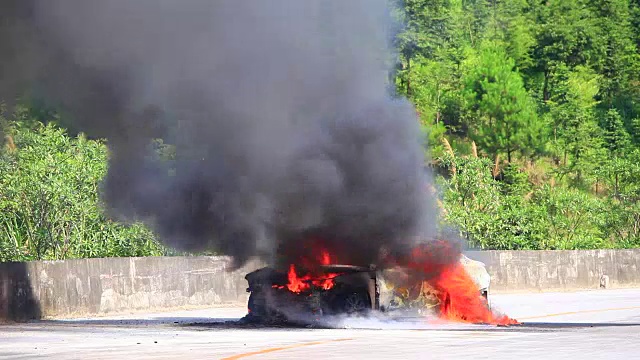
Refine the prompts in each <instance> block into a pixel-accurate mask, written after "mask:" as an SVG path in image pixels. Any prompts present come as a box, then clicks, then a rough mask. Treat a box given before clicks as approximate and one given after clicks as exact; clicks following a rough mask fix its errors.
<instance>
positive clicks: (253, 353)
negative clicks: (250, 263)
mask: <svg viewBox="0 0 640 360" xmlns="http://www.w3.org/2000/svg"><path fill="white" fill-rule="evenodd" d="M349 340H353V338H346V339H333V340H323V341H311V342H306V343H301V344H293V345H286V346H280V347H273V348H267V349H263V350H258V351H252V352H248V353H242V354H238V355H233V356H229V357H226V358H222V359H221V360H236V359H242V358H246V357H249V356H253V355H260V354H266V353H270V352H275V351H282V350H289V349H295V348H299V347H304V346H313V345H322V344H329V343H333V342H340V341H349Z"/></svg>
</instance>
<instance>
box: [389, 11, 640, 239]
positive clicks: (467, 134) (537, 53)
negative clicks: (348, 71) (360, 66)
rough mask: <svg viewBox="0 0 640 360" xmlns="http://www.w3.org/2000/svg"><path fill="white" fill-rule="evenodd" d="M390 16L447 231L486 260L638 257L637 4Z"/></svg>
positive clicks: (402, 77) (400, 80)
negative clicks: (614, 252)
mask: <svg viewBox="0 0 640 360" xmlns="http://www.w3.org/2000/svg"><path fill="white" fill-rule="evenodd" d="M396 5H397V9H398V11H397V15H398V18H400V19H401V20H402V21H403V23H404V24H406V25H405V26H404V28H403V29H402V31H401V32H400V34H399V36H398V37H397V46H398V50H399V54H400V55H401V63H400V64H399V65H398V67H397V74H396V75H397V76H396V85H397V89H398V91H399V92H400V93H401V94H404V95H406V96H408V97H409V98H410V99H411V100H412V101H413V102H414V103H415V105H416V107H417V109H418V112H419V114H420V120H421V123H422V125H423V126H424V127H425V129H426V130H428V131H429V134H430V143H431V145H432V146H431V149H430V150H431V154H432V158H433V159H434V161H433V163H432V165H433V166H435V167H436V168H437V169H438V170H439V173H440V176H439V184H440V188H441V190H442V196H443V205H442V212H443V214H444V216H443V219H444V225H448V226H451V225H453V226H455V227H456V228H458V229H460V230H461V233H462V234H463V236H465V237H466V238H467V239H469V241H470V242H471V244H472V245H473V246H476V247H481V248H486V249H579V248H601V247H634V246H640V203H639V200H640V102H639V101H638V100H640V87H639V86H638V85H639V84H640V71H639V70H640V52H639V51H638V46H639V45H640V2H638V1H630V0H590V1H587V0H547V1H531V0H512V1H498V0H492V1H489V0H462V1H461V0H404V1H401V0H398V1H396Z"/></svg>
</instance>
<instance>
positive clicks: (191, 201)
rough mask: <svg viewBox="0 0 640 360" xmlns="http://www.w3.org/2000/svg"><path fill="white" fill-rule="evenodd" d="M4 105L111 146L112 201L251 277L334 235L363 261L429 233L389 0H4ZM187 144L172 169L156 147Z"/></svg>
mask: <svg viewBox="0 0 640 360" xmlns="http://www.w3.org/2000/svg"><path fill="white" fill-rule="evenodd" d="M0 12H2V13H1V14H0V20H1V23H0V41H1V44H0V66H1V68H0V75H1V76H2V79H1V85H0V93H1V94H0V95H2V96H3V97H5V99H7V100H9V101H11V100H12V99H13V97H15V96H18V95H21V94H25V93H26V94H29V96H38V97H42V98H44V99H46V101H47V102H48V103H50V104H54V105H55V106H56V107H57V108H58V109H59V111H60V112H61V113H62V114H63V118H65V119H70V124H69V126H71V127H73V128H75V129H78V130H80V131H83V132H86V133H87V134H88V135H90V136H94V137H104V138H106V139H107V141H108V146H109V150H110V163H109V171H108V175H107V177H106V179H105V182H104V191H103V192H104V194H103V198H104V200H105V203H106V204H107V207H108V210H109V213H110V214H111V215H112V216H113V217H115V218H117V219H120V220H122V221H137V220H142V221H144V222H145V223H147V224H148V225H150V226H151V227H152V228H153V229H154V231H155V232H156V233H157V234H158V236H159V238H160V239H161V240H162V241H163V242H164V243H166V244H168V245H170V246H173V247H175V248H178V249H183V250H189V251H199V250H205V249H214V250H218V251H220V252H222V253H224V254H228V255H231V256H233V257H234V258H235V259H236V260H237V261H238V263H239V264H241V263H243V262H244V261H245V260H246V259H248V258H249V257H251V256H256V255H258V256H261V257H262V258H264V259H266V260H269V261H272V260H273V259H274V257H276V256H277V255H278V254H277V253H280V251H279V250H278V249H298V248H302V247H304V245H303V244H304V240H305V239H307V238H322V239H324V241H326V242H327V243H328V244H331V246H332V247H333V248H335V251H340V252H342V253H343V254H348V257H349V261H350V262H352V263H355V264H363V265H366V264H369V263H373V262H376V261H377V260H378V256H379V252H380V250H381V249H386V250H387V251H392V252H393V251H398V250H403V249H406V248H407V246H409V245H411V244H412V243H413V242H414V239H415V238H416V237H420V238H424V237H425V236H429V234H430V231H431V230H433V227H434V225H435V219H434V218H433V216H435V211H433V209H432V203H431V199H430V197H431V196H432V195H431V194H429V193H428V190H427V184H428V182H429V175H428V174H427V173H426V172H425V170H424V156H423V149H422V143H421V139H422V136H421V134H420V131H419V127H418V122H417V119H416V115H415V112H414V110H413V108H412V106H411V105H410V104H409V103H408V102H407V101H406V100H404V99H399V98H395V97H393V96H392V94H391V93H390V91H389V89H390V88H392V86H391V84H389V76H388V74H389V70H390V69H391V68H392V66H393V65H394V61H395V59H394V54H393V52H392V50H391V48H390V46H389V45H390V43H391V38H392V36H393V34H392V29H393V22H392V21H391V17H390V14H389V9H388V8H387V1H386V0H349V1H344V0H335V1H327V0H325V1H314V0H304V1H300V0H277V1H276V0H274V1H264V0H228V1H223V0H216V1H209V0H135V1H132V0H65V1H49V0H41V1H37V0H3V1H2V3H1V4H0ZM157 138H162V139H163V141H164V142H165V143H168V144H172V145H173V146H175V159H171V160H166V159H162V158H160V157H159V156H158V155H157V152H156V151H155V150H154V148H153V147H152V146H151V143H152V141H153V139H157Z"/></svg>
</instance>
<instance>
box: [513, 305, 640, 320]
mask: <svg viewBox="0 0 640 360" xmlns="http://www.w3.org/2000/svg"><path fill="white" fill-rule="evenodd" d="M637 309H640V306H630V307H622V308H608V309H597V310H579V311H567V312H562V313H555V314H546V315H539V316H529V317H523V318H522V317H521V318H518V320H531V319H542V318H548V317H554V316H563V315H575V314H588V313H598V312H605V311H622V310H637Z"/></svg>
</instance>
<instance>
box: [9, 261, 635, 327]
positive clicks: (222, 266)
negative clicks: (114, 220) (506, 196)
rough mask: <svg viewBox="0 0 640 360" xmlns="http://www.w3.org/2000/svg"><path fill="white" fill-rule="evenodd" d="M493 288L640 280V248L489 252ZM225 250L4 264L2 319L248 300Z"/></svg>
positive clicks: (567, 287) (253, 266)
mask: <svg viewBox="0 0 640 360" xmlns="http://www.w3.org/2000/svg"><path fill="white" fill-rule="evenodd" d="M467 255H468V256H469V257H470V258H472V259H476V260H480V261H482V262H484V263H485V264H486V265H487V270H488V271H489V273H490V274H491V276H492V285H491V291H492V292H505V291H553V290H575V289H597V288H599V286H600V282H601V279H602V276H603V275H606V276H608V278H609V285H610V286H611V287H632V286H637V287H640V249H636V250H593V251H482V252H468V253H467ZM230 266H231V264H230V261H229V259H227V258H224V257H204V256H202V257H154V258H108V259H81V260H67V261H38V262H29V263H5V264H0V319H29V318H40V317H45V318H48V317H70V316H91V315H100V314H109V313H117V312H131V311H154V310H164V309H170V308H182V307H199V306H215V305H226V304H235V305H244V304H246V301H247V293H246V291H245V289H246V286H247V284H246V280H245V279H244V275H245V274H246V273H247V272H249V271H251V270H253V269H256V268H258V267H259V266H261V265H260V264H259V263H251V264H248V265H247V266H245V267H244V268H241V269H238V270H232V269H230Z"/></svg>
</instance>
